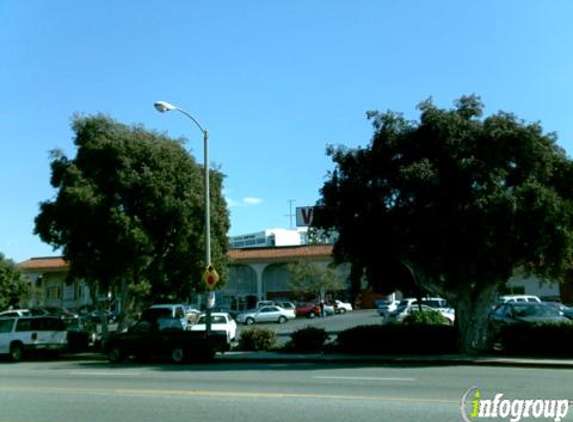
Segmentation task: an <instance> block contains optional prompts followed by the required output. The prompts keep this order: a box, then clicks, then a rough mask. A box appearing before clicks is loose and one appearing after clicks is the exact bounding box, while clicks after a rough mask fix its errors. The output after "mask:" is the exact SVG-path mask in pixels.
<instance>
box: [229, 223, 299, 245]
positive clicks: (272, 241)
mask: <svg viewBox="0 0 573 422" xmlns="http://www.w3.org/2000/svg"><path fill="white" fill-rule="evenodd" d="M307 232H308V228H307V227H299V228H296V229H278V228H276V229H267V230H263V231H260V232H256V233H250V234H243V235H240V236H229V248H231V249H245V248H271V247H279V246H296V245H306V244H307V243H308V236H307Z"/></svg>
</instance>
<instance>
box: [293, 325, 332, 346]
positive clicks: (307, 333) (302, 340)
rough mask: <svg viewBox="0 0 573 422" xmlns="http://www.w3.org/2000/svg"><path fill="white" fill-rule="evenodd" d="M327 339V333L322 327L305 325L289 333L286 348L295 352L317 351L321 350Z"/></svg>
mask: <svg viewBox="0 0 573 422" xmlns="http://www.w3.org/2000/svg"><path fill="white" fill-rule="evenodd" d="M326 340H328V333H327V332H326V330H325V329H324V328H318V327H305V328H301V329H298V330H296V331H294V332H293V333H292V334H291V341H290V343H289V345H288V346H289V347H288V349H290V350H292V351H296V352H319V351H322V350H323V347H324V343H325V342H326Z"/></svg>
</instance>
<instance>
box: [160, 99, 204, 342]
mask: <svg viewBox="0 0 573 422" xmlns="http://www.w3.org/2000/svg"><path fill="white" fill-rule="evenodd" d="M154 107H155V108H156V109H157V111H160V112H161V113H165V112H166V111H174V110H175V111H179V112H180V113H183V114H184V115H185V116H187V117H189V118H190V119H191V120H192V121H193V123H195V125H196V126H197V127H198V128H199V130H200V131H201V133H202V134H203V159H204V163H203V167H204V170H205V175H204V179H205V180H204V190H205V268H209V267H210V265H211V212H210V208H211V199H210V187H209V132H208V131H207V130H205V129H203V126H201V124H200V123H199V122H198V121H197V119H195V117H193V116H192V115H191V114H189V113H188V112H186V111H185V110H183V109H181V108H179V107H176V106H174V105H173V104H170V103H168V102H166V101H157V102H156V103H155V104H154ZM211 295H214V293H213V292H212V291H211V292H210V297H209V299H208V301H207V313H206V317H207V318H206V319H207V321H206V331H207V335H208V334H210V332H211V306H210V304H211V303H212V300H213V297H214V296H211Z"/></svg>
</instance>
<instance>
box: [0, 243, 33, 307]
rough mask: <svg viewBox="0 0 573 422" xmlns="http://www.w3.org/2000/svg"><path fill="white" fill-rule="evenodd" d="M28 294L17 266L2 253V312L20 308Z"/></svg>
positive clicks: (0, 259) (0, 297)
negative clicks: (12, 307) (11, 307)
mask: <svg viewBox="0 0 573 422" xmlns="http://www.w3.org/2000/svg"><path fill="white" fill-rule="evenodd" d="M27 293H28V291H27V288H26V284H25V283H24V280H23V279H22V276H21V274H20V271H18V268H16V264H15V263H14V262H13V261H12V260H10V259H6V258H5V257H4V255H3V254H1V253H0V311H3V310H5V309H7V308H8V307H10V306H14V307H16V306H18V305H20V304H21V301H22V299H23V298H24V296H25V295H26V294H27Z"/></svg>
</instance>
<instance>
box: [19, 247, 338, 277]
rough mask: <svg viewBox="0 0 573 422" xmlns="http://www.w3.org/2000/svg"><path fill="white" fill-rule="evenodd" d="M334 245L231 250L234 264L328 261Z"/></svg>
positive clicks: (49, 260) (36, 265)
mask: <svg viewBox="0 0 573 422" xmlns="http://www.w3.org/2000/svg"><path fill="white" fill-rule="evenodd" d="M331 255H332V245H301V246H282V247H275V248H250V249H230V250H229V258H231V261H232V262H236V263H241V262H245V263H246V262H286V261H293V260H298V259H327V258H330V257H331ZM69 266H70V265H69V264H68V263H67V262H66V261H64V259H63V258H62V257H40V258H30V259H28V260H27V261H24V262H20V263H19V264H18V268H20V269H21V270H28V271H49V270H52V271H57V270H67V269H68V268H69Z"/></svg>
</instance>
